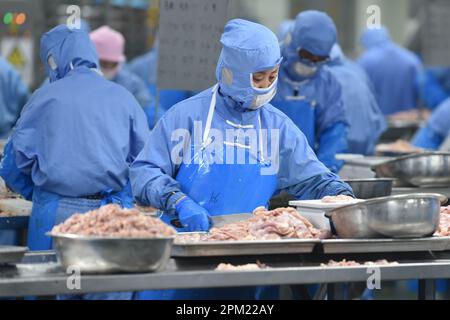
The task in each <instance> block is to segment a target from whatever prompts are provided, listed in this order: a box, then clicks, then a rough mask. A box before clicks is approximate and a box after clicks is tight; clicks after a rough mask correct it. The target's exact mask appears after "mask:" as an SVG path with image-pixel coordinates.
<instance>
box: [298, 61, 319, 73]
mask: <svg viewBox="0 0 450 320" xmlns="http://www.w3.org/2000/svg"><path fill="white" fill-rule="evenodd" d="M294 71H295V73H297V74H298V75H299V76H301V77H310V76H312V75H314V74H315V73H316V72H317V66H315V67H312V66H308V65H306V64H304V63H302V62H300V61H297V62H296V63H295V64H294Z"/></svg>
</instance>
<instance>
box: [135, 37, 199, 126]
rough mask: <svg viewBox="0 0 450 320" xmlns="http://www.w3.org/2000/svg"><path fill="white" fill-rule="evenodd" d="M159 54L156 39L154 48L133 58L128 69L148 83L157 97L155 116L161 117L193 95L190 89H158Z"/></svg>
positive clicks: (153, 94)
mask: <svg viewBox="0 0 450 320" xmlns="http://www.w3.org/2000/svg"><path fill="white" fill-rule="evenodd" d="M158 55H159V42H158V40H156V42H155V44H154V46H153V48H152V49H151V50H150V51H149V52H148V53H146V54H144V55H142V56H139V57H137V58H135V59H134V60H132V61H131V62H130V63H129V64H128V65H127V67H128V69H129V70H130V71H131V72H133V73H134V74H136V75H137V76H139V77H140V78H141V79H142V80H143V81H144V82H145V83H146V85H147V88H148V90H149V91H150V94H151V95H152V96H153V97H155V98H156V100H157V103H158V111H157V114H156V115H155V117H156V118H157V119H158V120H159V118H160V117H161V116H162V114H164V112H166V111H167V110H169V109H170V108H171V107H172V106H173V105H175V104H177V103H178V102H180V101H183V100H185V99H187V98H189V97H190V96H191V93H190V92H189V91H185V90H178V89H158V88H157V83H158V80H157V78H158Z"/></svg>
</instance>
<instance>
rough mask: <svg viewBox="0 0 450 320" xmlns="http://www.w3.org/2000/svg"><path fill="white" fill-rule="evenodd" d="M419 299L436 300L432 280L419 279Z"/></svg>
mask: <svg viewBox="0 0 450 320" xmlns="http://www.w3.org/2000/svg"><path fill="white" fill-rule="evenodd" d="M419 300H436V286H435V281H434V280H419Z"/></svg>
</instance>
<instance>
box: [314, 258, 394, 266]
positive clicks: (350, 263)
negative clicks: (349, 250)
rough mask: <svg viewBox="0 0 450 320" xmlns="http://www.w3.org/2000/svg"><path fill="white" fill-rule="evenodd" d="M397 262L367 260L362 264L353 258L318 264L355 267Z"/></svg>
mask: <svg viewBox="0 0 450 320" xmlns="http://www.w3.org/2000/svg"><path fill="white" fill-rule="evenodd" d="M397 264H398V262H389V261H387V260H377V261H375V262H373V261H368V262H365V263H364V264H361V263H359V262H356V261H354V260H350V261H347V260H346V259H344V260H342V261H334V260H330V261H328V263H322V264H320V266H321V267H357V266H363V265H364V266H386V265H397Z"/></svg>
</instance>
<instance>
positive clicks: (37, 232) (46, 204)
mask: <svg viewBox="0 0 450 320" xmlns="http://www.w3.org/2000/svg"><path fill="white" fill-rule="evenodd" d="M102 195H103V196H104V198H103V199H102V200H88V199H83V198H70V197H63V196H60V195H58V194H56V193H52V192H46V191H44V190H42V189H41V188H38V187H35V188H34V192H33V209H32V211H31V216H30V221H29V225H28V247H29V248H30V250H33V251H36V250H50V249H51V248H52V240H51V238H50V237H48V236H46V235H45V233H46V232H49V231H51V229H52V228H53V227H54V226H55V225H56V224H59V223H62V222H64V221H65V220H66V219H67V218H69V217H70V216H72V215H73V214H74V213H77V212H78V213H84V212H87V211H90V210H95V209H98V208H99V207H101V206H103V205H106V204H108V203H117V204H119V205H121V206H123V207H125V208H131V207H133V198H132V195H131V187H130V185H129V184H128V185H127V186H126V187H125V188H124V190H122V191H121V192H117V193H113V192H111V191H109V190H108V191H105V192H103V193H102Z"/></svg>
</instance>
